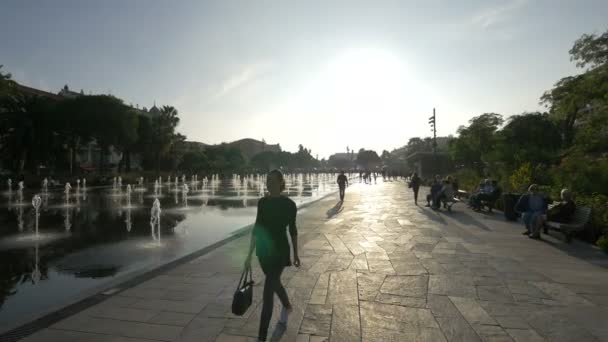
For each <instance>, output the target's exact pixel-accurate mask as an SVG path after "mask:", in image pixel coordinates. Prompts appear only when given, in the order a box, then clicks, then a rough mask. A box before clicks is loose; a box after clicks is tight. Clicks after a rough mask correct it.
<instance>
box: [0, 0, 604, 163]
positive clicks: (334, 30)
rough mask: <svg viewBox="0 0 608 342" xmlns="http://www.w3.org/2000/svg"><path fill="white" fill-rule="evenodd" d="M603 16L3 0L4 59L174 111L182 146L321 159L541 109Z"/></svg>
mask: <svg viewBox="0 0 608 342" xmlns="http://www.w3.org/2000/svg"><path fill="white" fill-rule="evenodd" d="M606 17H608V1H606V0H581V1H575V0H536V1H535V0H469V1H452V0H443V1H440V0H428V1H405V0H403V1H357V0H349V1H316V0H307V1H289V0H279V1H262V0H260V1H249V0H243V1H237V0H228V1H225V0H218V1H201V0H181V1H168V0H104V1H93V0H70V1H67V0H54V1H43V0H39V1H30V0H2V1H0V64H3V65H4V67H3V69H2V70H3V71H4V72H10V73H12V75H13V78H14V79H15V80H16V81H18V82H20V83H22V84H25V85H28V86H32V87H35V88H40V89H44V90H47V91H52V92H57V91H59V89H60V88H61V87H62V86H63V85H64V84H68V85H69V86H70V88H71V89H74V90H76V91H79V90H80V89H83V90H84V91H85V93H87V94H88V93H89V92H90V93H93V94H100V93H103V94H108V93H109V94H112V95H114V96H117V97H119V98H121V99H123V100H124V101H125V103H127V104H133V105H134V106H136V105H138V106H140V107H142V106H146V107H148V108H149V107H151V106H152V105H153V104H154V103H156V104H157V105H159V106H160V105H171V106H174V107H176V108H177V109H178V111H179V113H180V118H181V122H180V125H179V127H178V131H179V132H181V133H183V134H185V135H186V136H187V137H188V140H194V141H201V142H205V143H220V142H227V141H233V140H236V139H240V138H254V139H258V140H262V139H264V140H265V141H266V142H267V143H280V145H281V147H282V148H283V149H284V150H288V151H295V150H297V147H298V144H303V145H304V146H306V147H307V148H310V149H311V150H312V154H313V155H318V156H319V158H323V157H328V156H329V155H330V154H332V153H334V152H345V151H346V148H347V147H349V148H351V149H355V150H359V149H360V148H366V149H374V150H377V151H378V152H379V153H380V152H381V151H382V150H384V149H386V150H389V151H390V150H392V149H393V148H397V147H400V146H403V145H405V144H406V143H407V141H408V139H409V138H411V137H416V136H420V137H425V136H429V135H430V134H431V132H430V127H429V125H428V118H429V116H430V115H431V114H432V110H433V108H436V111H437V134H438V135H440V136H444V135H450V134H456V131H457V129H458V127H459V126H460V125H466V124H467V122H468V120H470V119H471V118H472V117H474V116H477V115H480V114H482V113H487V112H495V113H500V114H503V115H505V116H509V115H515V114H521V113H523V112H526V111H536V110H542V109H543V107H542V106H541V105H539V97H540V96H541V95H542V93H543V92H544V91H545V90H548V89H550V88H551V87H552V85H553V84H554V83H555V82H556V81H557V80H559V79H560V78H562V77H565V76H568V75H573V74H577V73H580V72H582V70H580V69H577V68H576V67H575V64H574V63H573V62H571V61H570V59H569V54H568V50H569V49H570V48H571V47H572V44H573V42H574V41H575V40H576V39H577V38H579V37H580V36H581V35H582V34H583V33H601V32H604V31H606V30H607V29H608V21H606Z"/></svg>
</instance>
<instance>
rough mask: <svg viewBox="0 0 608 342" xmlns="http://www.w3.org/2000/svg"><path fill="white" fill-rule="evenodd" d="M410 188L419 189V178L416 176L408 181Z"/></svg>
mask: <svg viewBox="0 0 608 342" xmlns="http://www.w3.org/2000/svg"><path fill="white" fill-rule="evenodd" d="M410 186H411V187H412V188H419V187H420V177H418V176H414V177H412V179H411V180H410Z"/></svg>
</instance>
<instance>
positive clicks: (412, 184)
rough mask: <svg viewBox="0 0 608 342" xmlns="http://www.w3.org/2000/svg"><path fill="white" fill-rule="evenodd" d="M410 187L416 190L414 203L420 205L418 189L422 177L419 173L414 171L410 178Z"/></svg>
mask: <svg viewBox="0 0 608 342" xmlns="http://www.w3.org/2000/svg"><path fill="white" fill-rule="evenodd" d="M410 188H412V191H414V204H415V205H418V190H420V177H418V174H417V173H416V172H414V173H413V174H412V179H411V180H410Z"/></svg>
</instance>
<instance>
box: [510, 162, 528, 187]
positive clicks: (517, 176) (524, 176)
mask: <svg viewBox="0 0 608 342" xmlns="http://www.w3.org/2000/svg"><path fill="white" fill-rule="evenodd" d="M532 176H533V175H532V165H531V164H530V163H529V162H528V163H524V164H522V165H521V166H520V167H518V168H517V169H516V170H515V171H514V172H513V174H512V175H511V176H510V177H509V185H510V186H511V189H512V190H514V191H517V192H524V191H525V190H526V189H527V188H528V186H530V184H532Z"/></svg>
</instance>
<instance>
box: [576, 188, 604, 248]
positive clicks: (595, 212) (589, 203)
mask: <svg viewBox="0 0 608 342" xmlns="http://www.w3.org/2000/svg"><path fill="white" fill-rule="evenodd" d="M575 202H576V205H577V206H585V207H591V222H589V232H590V234H591V236H590V238H591V241H595V239H596V238H597V237H598V236H600V235H606V234H608V230H607V229H608V196H606V195H602V194H597V193H595V194H592V195H578V196H576V198H575Z"/></svg>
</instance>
